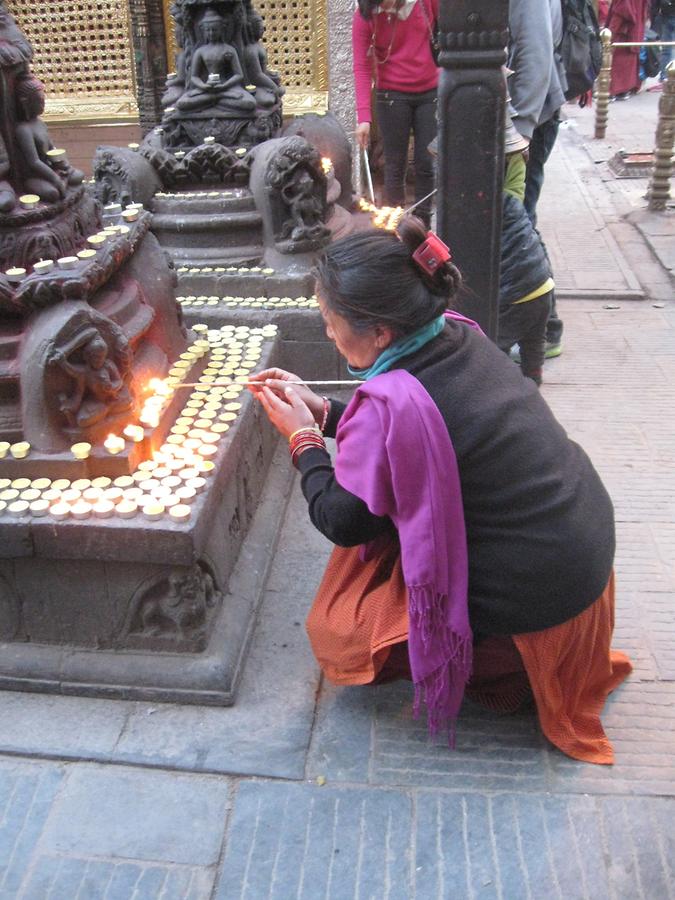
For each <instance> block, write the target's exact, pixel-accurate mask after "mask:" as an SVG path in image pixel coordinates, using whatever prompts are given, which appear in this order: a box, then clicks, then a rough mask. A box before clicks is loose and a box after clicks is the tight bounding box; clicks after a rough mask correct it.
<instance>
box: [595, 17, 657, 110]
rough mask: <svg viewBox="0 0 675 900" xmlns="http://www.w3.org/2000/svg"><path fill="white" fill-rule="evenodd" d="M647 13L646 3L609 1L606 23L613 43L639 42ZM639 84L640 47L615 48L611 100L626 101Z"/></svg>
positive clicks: (643, 31) (641, 38) (642, 35)
mask: <svg viewBox="0 0 675 900" xmlns="http://www.w3.org/2000/svg"><path fill="white" fill-rule="evenodd" d="M648 12H649V4H648V0H612V2H611V3H610V5H609V11H608V13H607V19H606V22H605V25H606V26H607V28H609V30H610V31H611V32H612V41H615V42H618V43H622V42H635V41H642V40H643V39H644V36H645V25H646V21H647V13H648ZM641 84H642V81H641V79H640V48H639V47H615V48H614V52H613V54H612V80H611V82H610V85H609V93H610V97H611V98H612V99H614V100H627V99H628V98H629V97H630V96H631V94H637V92H638V91H639V90H640V85H641Z"/></svg>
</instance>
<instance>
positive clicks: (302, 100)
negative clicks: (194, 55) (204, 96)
mask: <svg viewBox="0 0 675 900" xmlns="http://www.w3.org/2000/svg"><path fill="white" fill-rule="evenodd" d="M172 2H173V0H163V3H164V18H165V22H166V42H167V43H166V48H167V58H168V61H169V69H173V68H174V63H175V58H176V49H177V48H176V43H175V36H174V26H173V20H172V18H171V13H170V7H171V4H172ZM255 8H256V9H257V10H258V12H259V13H260V14H261V15H262V17H263V18H264V20H265V36H264V38H263V43H264V44H265V49H266V50H267V57H268V61H269V66H270V68H271V69H274V70H275V71H278V72H279V74H280V75H281V82H282V84H283V85H284V86H285V87H286V94H285V96H284V114H285V115H294V116H297V115H302V114H303V113H307V112H318V113H321V112H326V110H327V109H328V13H327V8H326V0H285V2H281V3H280V2H278V0H257V2H255Z"/></svg>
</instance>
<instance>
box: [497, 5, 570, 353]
mask: <svg viewBox="0 0 675 900" xmlns="http://www.w3.org/2000/svg"><path fill="white" fill-rule="evenodd" d="M509 31H510V34H511V38H510V43H509V58H508V59H509V61H508V66H509V69H511V70H513V74H512V75H511V77H510V78H509V92H510V94H511V105H510V108H509V112H510V114H511V117H512V119H513V124H514V126H515V127H516V129H517V130H518V132H519V134H520V135H521V136H522V137H523V138H525V140H527V141H528V143H529V149H528V161H527V175H526V181H525V197H524V205H525V209H526V210H527V213H528V215H529V217H530V219H531V220H532V224H533V225H534V226H535V227H536V225H537V203H538V201H539V195H540V194H541V189H542V185H543V183H544V166H545V164H546V161H547V160H548V158H549V156H550V155H551V151H552V150H553V146H554V144H555V141H556V138H557V136H558V129H559V127H560V108H561V106H562V105H563V103H564V102H565V90H566V88H567V81H566V79H565V72H564V67H563V65H562V60H561V59H560V55H559V54H558V52H557V48H558V47H559V46H560V44H561V42H562V36H563V32H562V9H561V5H560V0H547V2H542V0H511V3H510V5H509ZM562 332H563V322H562V319H560V318H559V317H558V312H557V309H556V304H555V293H554V294H553V295H552V298H551V313H550V315H549V320H548V324H547V326H546V347H545V357H546V358H547V359H550V358H552V357H554V356H559V355H560V353H561V352H562Z"/></svg>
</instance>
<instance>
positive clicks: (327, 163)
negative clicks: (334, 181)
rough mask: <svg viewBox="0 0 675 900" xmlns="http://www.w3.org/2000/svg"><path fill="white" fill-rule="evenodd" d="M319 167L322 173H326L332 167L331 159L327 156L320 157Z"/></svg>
mask: <svg viewBox="0 0 675 900" xmlns="http://www.w3.org/2000/svg"><path fill="white" fill-rule="evenodd" d="M321 168H322V169H323V171H324V175H328V173H329V172H330V170H331V169H332V168H333V161H332V160H331V159H329V158H328V157H327V156H322V157H321Z"/></svg>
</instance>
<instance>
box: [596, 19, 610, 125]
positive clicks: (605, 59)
mask: <svg viewBox="0 0 675 900" xmlns="http://www.w3.org/2000/svg"><path fill="white" fill-rule="evenodd" d="M600 37H601V39H602V67H601V69H600V74H599V75H598V78H597V80H596V82H595V137H596V138H597V139H598V140H602V138H604V136H605V133H606V132H607V117H608V115H609V84H610V80H611V77H612V32H611V31H610V30H609V28H603V29H602V31H601V32H600Z"/></svg>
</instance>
